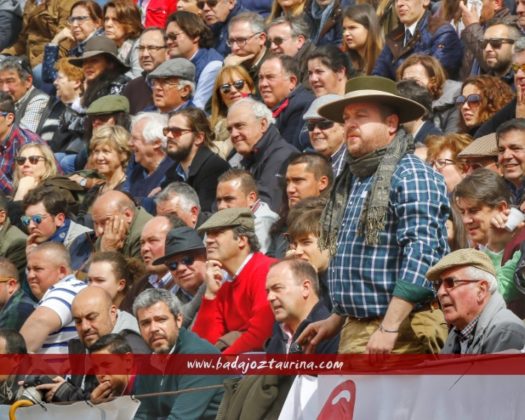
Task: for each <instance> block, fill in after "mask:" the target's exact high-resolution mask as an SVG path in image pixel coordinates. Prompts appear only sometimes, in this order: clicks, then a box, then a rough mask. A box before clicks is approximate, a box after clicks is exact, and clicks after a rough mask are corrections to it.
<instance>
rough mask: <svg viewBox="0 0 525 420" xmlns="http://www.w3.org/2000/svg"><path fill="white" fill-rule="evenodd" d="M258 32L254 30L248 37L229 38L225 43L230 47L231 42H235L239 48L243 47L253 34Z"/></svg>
mask: <svg viewBox="0 0 525 420" xmlns="http://www.w3.org/2000/svg"><path fill="white" fill-rule="evenodd" d="M259 34H260V32H255V33H254V34H253V35H250V36H249V37H248V38H230V39H228V40H227V41H226V45H227V46H228V47H230V48H231V47H233V44H237V46H238V47H239V48H243V47H244V46H245V45H246V43H247V42H248V41H249V40H250V39H252V38H253V37H254V36H257V35H259Z"/></svg>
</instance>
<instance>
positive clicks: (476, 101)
mask: <svg viewBox="0 0 525 420" xmlns="http://www.w3.org/2000/svg"><path fill="white" fill-rule="evenodd" d="M465 102H466V103H468V105H469V106H479V105H480V104H481V96H480V95H478V94H475V93H474V94H472V95H468V96H467V97H465V96H463V95H460V96H458V97H457V98H456V105H457V106H459V107H462V106H463V105H464V104H465Z"/></svg>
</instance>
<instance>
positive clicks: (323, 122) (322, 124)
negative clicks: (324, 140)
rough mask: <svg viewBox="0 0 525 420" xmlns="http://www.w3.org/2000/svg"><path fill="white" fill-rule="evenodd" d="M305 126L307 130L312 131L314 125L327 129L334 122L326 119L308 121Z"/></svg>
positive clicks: (320, 128)
mask: <svg viewBox="0 0 525 420" xmlns="http://www.w3.org/2000/svg"><path fill="white" fill-rule="evenodd" d="M306 126H307V127H308V131H314V130H315V127H317V128H319V130H328V129H329V128H332V127H333V126H334V122H333V121H328V120H320V121H309V122H308V124H307V125H306Z"/></svg>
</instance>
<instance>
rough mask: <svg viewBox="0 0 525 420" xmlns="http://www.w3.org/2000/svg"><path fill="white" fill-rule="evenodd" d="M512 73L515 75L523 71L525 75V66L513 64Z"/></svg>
mask: <svg viewBox="0 0 525 420" xmlns="http://www.w3.org/2000/svg"><path fill="white" fill-rule="evenodd" d="M511 67H512V71H513V72H514V73H517V72H518V71H519V70H521V71H522V72H524V73H525V64H516V63H513V64H512V66H511Z"/></svg>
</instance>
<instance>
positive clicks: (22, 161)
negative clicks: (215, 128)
mask: <svg viewBox="0 0 525 420" xmlns="http://www.w3.org/2000/svg"><path fill="white" fill-rule="evenodd" d="M26 160H29V163H30V164H31V165H36V164H37V163H38V161H39V160H46V158H45V157H44V156H28V157H25V156H18V157H16V158H15V162H16V163H17V165H23V164H25V163H26Z"/></svg>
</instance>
